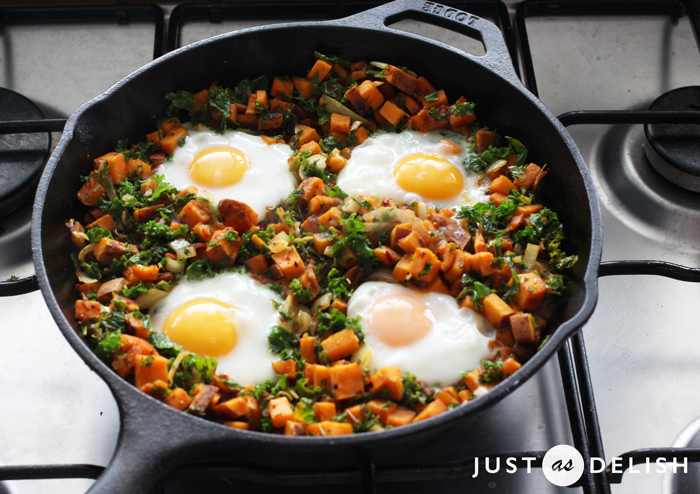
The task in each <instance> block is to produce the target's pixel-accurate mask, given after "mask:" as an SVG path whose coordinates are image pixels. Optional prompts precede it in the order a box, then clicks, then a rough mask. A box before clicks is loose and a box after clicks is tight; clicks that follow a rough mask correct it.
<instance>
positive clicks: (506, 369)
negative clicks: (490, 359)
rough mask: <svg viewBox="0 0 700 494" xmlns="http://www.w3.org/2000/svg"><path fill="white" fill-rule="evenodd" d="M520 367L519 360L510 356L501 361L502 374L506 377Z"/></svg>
mask: <svg viewBox="0 0 700 494" xmlns="http://www.w3.org/2000/svg"><path fill="white" fill-rule="evenodd" d="M520 367H521V365H520V362H518V361H517V360H515V359H512V358H509V359H506V361H505V362H503V376H504V377H508V376H511V375H513V374H514V373H515V372H516V371H517V370H518V369H520Z"/></svg>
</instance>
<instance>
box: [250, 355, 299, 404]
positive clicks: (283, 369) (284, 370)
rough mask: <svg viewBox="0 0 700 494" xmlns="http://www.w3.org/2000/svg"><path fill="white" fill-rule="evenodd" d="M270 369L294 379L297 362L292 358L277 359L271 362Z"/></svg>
mask: <svg viewBox="0 0 700 494" xmlns="http://www.w3.org/2000/svg"><path fill="white" fill-rule="evenodd" d="M272 370H274V371H275V373H277V374H280V375H283V376H287V377H288V378H289V379H294V378H295V377H296V375H297V363H296V362H295V361H294V360H277V361H275V362H272ZM246 413H247V412H246Z"/></svg>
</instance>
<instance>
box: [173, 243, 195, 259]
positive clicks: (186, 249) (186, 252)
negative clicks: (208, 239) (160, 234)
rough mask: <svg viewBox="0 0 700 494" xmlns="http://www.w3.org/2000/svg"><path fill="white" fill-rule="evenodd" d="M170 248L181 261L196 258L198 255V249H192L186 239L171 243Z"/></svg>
mask: <svg viewBox="0 0 700 494" xmlns="http://www.w3.org/2000/svg"><path fill="white" fill-rule="evenodd" d="M170 248H171V249H173V250H174V251H175V254H177V258H178V259H179V260H180V259H189V258H190V257H195V256H196V255H197V249H195V248H194V247H192V244H190V243H189V242H188V241H187V240H185V239H184V238H178V239H176V240H173V241H172V242H170Z"/></svg>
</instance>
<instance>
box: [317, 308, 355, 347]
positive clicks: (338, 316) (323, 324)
mask: <svg viewBox="0 0 700 494" xmlns="http://www.w3.org/2000/svg"><path fill="white" fill-rule="evenodd" d="M346 328H350V329H352V330H353V331H355V334H356V335H357V338H358V339H359V340H360V343H362V342H363V341H364V340H365V335H364V333H363V332H362V326H360V316H357V317H354V318H349V317H346V316H345V314H343V313H342V312H340V311H339V310H338V309H333V310H332V311H331V312H330V314H329V313H328V312H319V313H318V334H319V335H321V336H323V335H324V334H326V333H337V332H338V331H342V330H344V329H346Z"/></svg>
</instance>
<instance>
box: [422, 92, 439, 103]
mask: <svg viewBox="0 0 700 494" xmlns="http://www.w3.org/2000/svg"><path fill="white" fill-rule="evenodd" d="M438 98H439V96H438V93H437V91H434V92H432V93H430V94H426V95H425V101H437V100H438Z"/></svg>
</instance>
